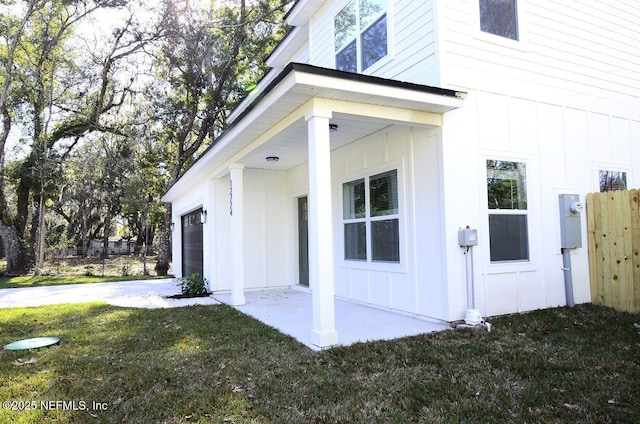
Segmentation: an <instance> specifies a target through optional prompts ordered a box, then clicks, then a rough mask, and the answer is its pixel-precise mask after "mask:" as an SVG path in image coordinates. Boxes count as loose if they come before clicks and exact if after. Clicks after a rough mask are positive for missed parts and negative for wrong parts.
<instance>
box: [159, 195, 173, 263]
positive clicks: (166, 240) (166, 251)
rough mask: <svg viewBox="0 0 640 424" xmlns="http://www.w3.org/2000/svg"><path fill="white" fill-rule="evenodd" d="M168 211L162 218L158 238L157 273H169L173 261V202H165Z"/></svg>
mask: <svg viewBox="0 0 640 424" xmlns="http://www.w3.org/2000/svg"><path fill="white" fill-rule="evenodd" d="M165 207H166V208H167V212H166V213H165V215H164V219H163V220H162V227H161V228H160V237H159V240H158V259H157V260H156V273H157V274H158V275H168V273H169V263H170V262H171V203H165Z"/></svg>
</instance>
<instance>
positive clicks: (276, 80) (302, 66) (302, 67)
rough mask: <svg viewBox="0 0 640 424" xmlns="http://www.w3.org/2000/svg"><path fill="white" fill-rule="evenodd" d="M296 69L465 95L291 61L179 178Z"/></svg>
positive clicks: (369, 81)
mask: <svg viewBox="0 0 640 424" xmlns="http://www.w3.org/2000/svg"><path fill="white" fill-rule="evenodd" d="M294 71H295V72H304V73H308V74H313V75H318V76H325V77H330V78H337V79H343V80H347V81H354V82H362V83H367V84H375V85H381V86H385V87H392V88H402V89H406V90H413V91H417V92H421V93H428V94H436V95H440V96H444V97H453V98H461V97H464V93H462V92H461V91H456V90H450V89H447V88H439V87H432V86H429V85H421V84H416V83H412V82H404V81H398V80H393V79H388V78H380V77H374V76H371V75H363V74H356V73H352V72H345V71H339V70H336V69H329V68H321V67H319V66H314V65H309V64H306V63H296V62H290V63H289V64H288V65H287V66H285V67H284V69H283V70H282V72H280V74H278V76H276V77H275V78H274V79H273V81H271V82H270V83H269V85H267V86H266V87H265V88H264V90H262V92H261V93H260V94H258V96H257V97H256V98H255V99H253V101H252V102H251V103H250V104H249V105H248V106H247V107H246V108H245V109H244V110H243V111H242V112H241V113H240V114H239V115H238V116H237V117H236V119H234V120H233V122H232V123H231V124H230V125H229V126H228V127H227V128H225V130H224V131H223V132H222V133H221V134H220V135H219V136H218V138H216V139H215V140H214V141H213V143H211V144H210V145H209V146H208V147H207V148H206V149H205V150H204V152H202V154H200V156H198V157H197V158H196V160H194V161H193V162H192V163H191V164H190V165H189V167H188V168H187V169H186V170H185V171H184V172H183V173H182V175H181V176H180V177H179V178H178V180H180V179H181V178H182V176H184V175H185V174H186V173H187V172H188V171H189V169H191V167H193V166H194V165H195V164H196V163H198V162H199V161H200V159H202V158H203V157H204V156H206V155H207V153H208V152H209V151H210V150H211V149H213V148H214V147H215V146H216V145H217V144H218V142H220V140H222V139H224V137H225V135H226V134H227V133H228V132H229V131H231V130H232V129H233V128H234V127H235V126H236V125H237V124H238V123H240V122H242V120H243V119H244V118H245V117H246V116H247V115H249V113H251V111H252V110H253V109H255V108H256V106H258V104H260V102H262V100H263V99H264V98H265V97H266V96H267V95H268V94H269V93H270V92H271V91H273V90H274V88H275V87H276V86H277V85H278V84H280V82H282V80H284V79H285V78H286V77H287V76H288V75H289V74H290V73H292V72H294ZM178 180H176V181H174V183H173V184H175V183H176V182H177V181H178ZM173 184H172V185H171V187H173ZM171 187H169V188H168V189H167V191H166V192H165V194H166V193H167V192H168V191H169V190H170V189H171Z"/></svg>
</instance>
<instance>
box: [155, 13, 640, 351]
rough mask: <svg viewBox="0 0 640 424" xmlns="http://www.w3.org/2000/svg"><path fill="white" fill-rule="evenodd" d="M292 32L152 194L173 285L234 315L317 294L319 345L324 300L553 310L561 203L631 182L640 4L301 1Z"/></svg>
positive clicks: (638, 142)
mask: <svg viewBox="0 0 640 424" xmlns="http://www.w3.org/2000/svg"><path fill="white" fill-rule="evenodd" d="M286 20H287V23H288V24H289V25H290V26H291V28H292V29H291V31H290V33H289V34H288V35H287V37H286V38H285V39H284V40H283V41H282V42H281V43H280V44H279V45H278V46H277V48H276V49H275V51H274V52H273V53H272V54H271V56H270V57H269V60H268V65H269V66H270V68H271V70H270V72H269V73H268V75H267V76H266V77H265V78H264V79H263V80H262V81H261V83H260V84H259V85H258V87H257V89H256V90H254V92H252V94H251V95H250V96H249V97H248V98H247V99H246V100H245V101H244V102H243V103H242V104H241V105H240V106H239V107H238V108H237V110H236V111H235V112H234V113H233V114H232V116H231V117H230V122H231V125H230V127H229V129H228V130H227V131H226V132H225V133H224V134H223V136H222V137H220V138H219V139H218V140H217V142H216V143H215V144H214V145H213V146H211V147H210V148H209V149H208V150H207V151H206V152H205V153H204V154H203V155H202V156H201V157H200V158H199V160H198V161H196V162H195V164H194V165H193V166H192V167H191V168H190V169H189V170H188V171H187V172H186V173H185V175H184V176H183V177H182V178H181V179H180V180H179V181H178V182H177V183H176V184H175V185H174V186H173V187H171V188H170V189H169V190H168V192H167V193H166V194H165V196H164V200H165V201H168V202H171V203H172V205H173V221H174V224H175V229H174V231H173V243H174V245H173V252H174V257H173V267H174V271H175V273H176V275H177V276H181V275H186V274H190V273H193V272H198V273H200V274H202V275H203V276H204V277H205V278H206V279H207V280H208V281H209V283H210V288H211V290H213V291H214V292H225V291H226V292H231V294H232V299H233V302H234V303H235V304H242V303H243V302H244V301H245V300H244V293H245V291H247V290H252V289H259V288H276V287H289V286H297V285H302V286H306V285H309V286H310V290H311V292H312V298H313V328H310V329H309V330H310V331H311V332H312V340H313V343H314V344H316V345H317V346H319V347H325V346H330V345H333V344H335V343H336V342H337V340H338V338H339V334H337V332H336V330H335V314H334V306H333V305H334V297H335V296H337V297H340V298H345V299H351V300H353V301H356V302H362V303H365V304H370V305H375V306H377V307H381V308H388V309H391V310H397V311H401V312H403V313H409V314H415V315H417V316H421V317H426V318H430V319H435V320H440V321H446V322H453V321H456V320H460V319H463V318H464V317H465V313H466V311H467V309H469V308H470V307H471V306H472V305H469V302H472V303H473V306H474V307H475V308H477V309H479V310H480V312H481V313H482V315H485V316H494V315H500V314H506V313H513V312H520V311H528V310H533V309H539V308H547V307H553V306H558V305H565V304H566V296H565V272H564V271H563V255H562V253H561V247H562V245H561V228H560V227H561V224H560V222H561V216H562V211H561V207H560V204H559V195H561V194H575V195H578V199H580V200H581V201H583V202H584V198H585V195H586V194H587V193H589V192H595V191H599V190H600V188H601V185H600V179H601V178H602V179H605V178H607V177H608V178H609V179H610V180H611V179H613V180H615V181H617V182H618V183H620V182H621V183H623V184H626V186H628V187H632V186H634V187H635V186H638V182H637V181H636V179H637V178H640V175H636V174H637V173H638V172H640V72H639V70H640V4H637V3H636V2H632V1H628V0H627V1H625V0H612V1H608V2H602V1H596V0H586V1H580V2H578V1H563V2H557V1H551V0H423V1H412V0H337V1H321V0H299V1H297V2H296V3H295V4H294V5H293V7H292V8H291V10H290V12H289V13H288V14H287V16H286ZM603 189H604V186H603ZM576 217H578V221H575V222H577V223H578V227H577V228H578V230H577V231H578V232H579V233H580V235H581V237H582V240H583V242H582V247H577V248H574V249H570V250H568V251H567V252H568V255H570V259H571V261H572V266H571V269H572V270H571V273H572V277H573V278H572V279H573V295H574V299H575V302H576V303H581V302H588V301H590V293H589V272H588V252H587V248H586V247H587V243H586V240H587V233H586V213H585V212H584V211H583V212H582V213H581V214H578V215H576ZM466 226H469V227H471V228H472V229H476V230H477V239H476V240H477V243H478V244H477V246H474V247H469V248H467V247H460V245H459V239H458V231H459V229H460V228H464V227H466ZM471 254H472V255H473V256H471ZM470 258H473V261H470V260H469V259H470ZM469 281H471V282H472V284H471V283H470V284H471V288H472V289H473V297H471V299H468V293H469V291H468V287H467V283H468V282H469Z"/></svg>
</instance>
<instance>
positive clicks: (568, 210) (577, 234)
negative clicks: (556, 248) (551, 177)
mask: <svg viewBox="0 0 640 424" xmlns="http://www.w3.org/2000/svg"><path fill="white" fill-rule="evenodd" d="M559 197H560V247H561V248H563V249H573V248H576V247H582V228H581V218H580V213H581V212H582V209H583V205H582V202H580V195H578V194H561V195H560V196H559Z"/></svg>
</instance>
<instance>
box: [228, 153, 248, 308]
mask: <svg viewBox="0 0 640 424" xmlns="http://www.w3.org/2000/svg"><path fill="white" fill-rule="evenodd" d="M243 173H244V165H242V164H239V163H234V164H231V165H230V166H229V174H230V182H229V184H230V187H229V195H230V197H231V198H230V202H229V205H230V209H229V214H230V215H231V216H230V218H231V272H232V286H231V304H232V305H234V306H239V305H244V304H245V303H246V300H245V296H244V224H243V222H244V178H243V177H244V175H243Z"/></svg>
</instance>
